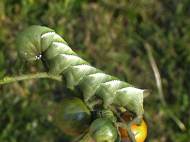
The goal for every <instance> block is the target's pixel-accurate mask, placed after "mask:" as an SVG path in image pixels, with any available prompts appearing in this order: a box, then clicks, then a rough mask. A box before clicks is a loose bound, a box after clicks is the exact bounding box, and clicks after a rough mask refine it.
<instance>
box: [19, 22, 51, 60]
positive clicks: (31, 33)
mask: <svg viewBox="0 0 190 142" xmlns="http://www.w3.org/2000/svg"><path fill="white" fill-rule="evenodd" d="M47 32H53V30H52V29H50V28H47V27H44V26H37V25H33V26H30V27H29V28H27V29H25V30H24V31H23V32H21V33H20V34H19V35H18V37H17V39H16V45H17V49H18V53H19V55H20V57H21V58H24V59H25V60H27V61H33V60H36V59H38V58H40V55H41V53H42V45H41V36H42V35H43V34H44V33H47Z"/></svg>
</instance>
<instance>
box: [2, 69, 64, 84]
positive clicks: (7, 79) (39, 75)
mask: <svg viewBox="0 0 190 142" xmlns="http://www.w3.org/2000/svg"><path fill="white" fill-rule="evenodd" d="M38 78H48V79H52V80H56V81H61V80H62V78H61V76H56V75H51V74H48V73H46V72H40V73H35V74H25V75H20V76H13V77H11V76H7V77H4V78H3V79H1V80H0V85H3V84H8V83H13V82H17V81H22V80H30V79H38Z"/></svg>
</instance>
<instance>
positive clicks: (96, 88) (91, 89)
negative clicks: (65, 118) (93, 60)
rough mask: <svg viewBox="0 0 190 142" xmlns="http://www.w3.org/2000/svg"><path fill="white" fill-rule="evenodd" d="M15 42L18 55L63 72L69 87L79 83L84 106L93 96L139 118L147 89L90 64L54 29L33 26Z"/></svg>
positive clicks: (54, 72) (50, 70) (50, 69)
mask: <svg viewBox="0 0 190 142" xmlns="http://www.w3.org/2000/svg"><path fill="white" fill-rule="evenodd" d="M16 41H17V48H18V52H19V55H20V57H21V58H24V59H25V60H27V61H35V60H43V61H45V64H46V65H47V68H48V72H49V73H50V74H56V75H63V76H64V78H65V80H66V85H67V87H68V88H70V89H74V88H75V87H76V86H78V88H79V89H80V90H81V91H82V93H83V98H84V101H85V102H86V104H87V105H88V104H89V102H90V101H92V98H93V97H94V96H96V97H98V98H101V100H102V102H103V106H104V107H105V108H108V107H109V106H118V107H125V108H126V109H127V110H129V111H131V112H133V113H134V114H135V115H136V116H137V117H139V118H142V115H143V112H144V110H143V94H144V93H146V91H145V90H142V89H138V88H135V87H133V86H132V85H130V84H128V83H126V82H124V81H121V80H119V79H118V78H116V77H113V76H111V75H108V74H106V73H104V72H102V71H101V70H99V69H96V68H95V67H92V66H91V65H90V64H89V63H88V62H87V61H85V60H83V59H82V58H80V57H79V56H78V55H77V54H76V53H75V52H74V51H73V50H72V49H71V48H70V47H69V46H68V44H67V43H66V42H65V40H64V39H63V38H62V37H61V36H60V35H58V34H57V33H56V32H55V31H54V30H53V29H50V28H48V27H44V26H38V25H34V26H31V27H29V28H27V29H25V30H24V31H23V32H22V33H20V34H19V35H18V38H17V40H16Z"/></svg>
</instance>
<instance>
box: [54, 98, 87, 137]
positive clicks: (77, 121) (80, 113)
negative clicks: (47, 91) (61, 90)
mask: <svg viewBox="0 0 190 142" xmlns="http://www.w3.org/2000/svg"><path fill="white" fill-rule="evenodd" d="M52 118H53V119H52V121H53V123H54V124H55V125H56V126H57V127H58V128H59V129H60V130H62V131H63V132H64V133H65V134H67V135H70V136H78V135H80V134H82V133H83V132H84V131H85V130H86V129H87V128H88V127H89V125H90V122H91V113H90V111H89V109H88V108H87V107H86V105H85V104H84V103H83V101H82V100H81V99H79V98H76V97H75V98H68V99H64V100H63V101H62V102H60V103H58V104H56V105H55V106H54V110H53V112H52Z"/></svg>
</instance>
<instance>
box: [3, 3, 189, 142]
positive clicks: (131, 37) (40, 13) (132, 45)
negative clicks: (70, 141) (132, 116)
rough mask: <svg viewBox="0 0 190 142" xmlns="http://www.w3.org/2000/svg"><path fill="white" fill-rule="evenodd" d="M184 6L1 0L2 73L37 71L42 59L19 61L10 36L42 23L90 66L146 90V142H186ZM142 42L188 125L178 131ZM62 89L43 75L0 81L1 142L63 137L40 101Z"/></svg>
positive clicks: (186, 17) (54, 96)
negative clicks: (3, 83) (5, 82)
mask: <svg viewBox="0 0 190 142" xmlns="http://www.w3.org/2000/svg"><path fill="white" fill-rule="evenodd" d="M189 5H190V1H189V0H140V1H138V0H51V1H48V0H16V1H15V0H1V1H0V77H3V76H4V75H5V74H6V75H13V74H14V75H16V74H21V73H26V72H38V71H39V70H43V68H42V66H41V64H40V63H36V65H29V64H25V63H23V61H22V60H20V59H19V58H18V57H17V52H16V48H15V44H14V40H15V37H16V35H17V34H18V32H19V31H21V30H22V29H23V28H25V27H27V26H29V25H32V24H37V25H46V26H48V27H50V28H53V29H55V30H56V31H57V32H58V33H59V34H61V35H62V36H63V37H64V38H65V39H66V41H67V42H68V43H69V45H70V46H71V47H72V48H73V50H75V51H76V52H77V53H78V54H79V55H80V56H82V57H83V58H84V59H86V60H88V61H89V62H90V63H91V64H92V65H94V66H96V67H97V68H100V69H102V70H104V71H105V72H107V73H110V74H112V75H115V76H118V77H119V78H121V79H122V80H125V81H128V82H130V83H131V84H134V85H135V86H138V87H141V88H148V89H150V90H151V95H150V96H149V97H147V98H145V102H144V105H145V112H146V115H147V118H148V121H149V124H150V125H149V126H150V128H149V132H150V134H149V140H150V141H153V142H168V141H174V142H186V141H189V136H190V111H189V108H190V96H189V95H190V94H189V93H190V83H189V79H190V47H189V46H190V24H189V23H190V18H189V17H190V6H189ZM141 39H143V40H141ZM143 41H146V42H147V43H149V44H150V45H151V47H152V51H153V55H154V58H155V60H156V62H157V65H158V68H159V71H160V74H161V78H162V85H163V90H164V97H165V100H166V102H167V104H168V107H169V109H171V111H173V112H174V113H175V115H176V117H178V118H179V119H180V120H181V121H182V122H183V123H184V124H185V126H186V127H187V130H186V131H184V132H182V131H180V130H179V128H178V127H177V125H176V124H175V123H174V122H173V120H172V119H171V118H170V117H168V115H167V113H166V112H165V110H164V108H163V106H162V105H161V103H160V99H159V95H158V91H157V87H156V82H155V78H154V73H153V71H152V68H151V66H150V63H149V59H148V56H147V52H146V50H145V48H144V44H145V42H143ZM62 86H63V85H62V84H58V83H56V82H52V81H51V82H50V81H49V80H31V81H24V82H18V83H14V84H9V85H5V86H0V96H1V97H0V141H3V142H16V141H19V142H24V141H29V142H30V141H35V142H38V141H40V142H43V141H44V142H53V141H58V142H61V141H63V139H62V132H60V131H59V130H58V129H57V128H56V127H55V126H53V125H52V124H51V123H50V122H49V121H48V115H42V113H41V112H43V110H44V109H45V108H44V107H40V106H39V104H40V103H39V100H41V98H44V100H46V101H47V102H48V101H49V100H52V99H53V100H55V101H56V100H59V99H61V96H62V94H63V92H65V89H64V87H62Z"/></svg>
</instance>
